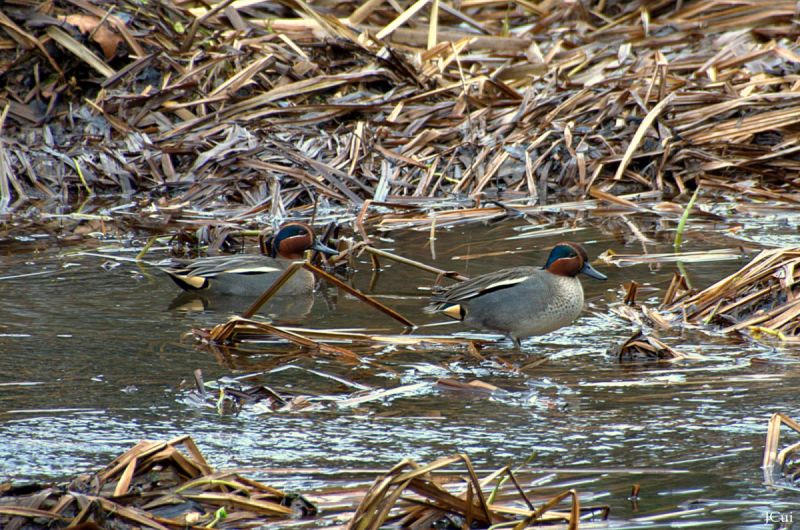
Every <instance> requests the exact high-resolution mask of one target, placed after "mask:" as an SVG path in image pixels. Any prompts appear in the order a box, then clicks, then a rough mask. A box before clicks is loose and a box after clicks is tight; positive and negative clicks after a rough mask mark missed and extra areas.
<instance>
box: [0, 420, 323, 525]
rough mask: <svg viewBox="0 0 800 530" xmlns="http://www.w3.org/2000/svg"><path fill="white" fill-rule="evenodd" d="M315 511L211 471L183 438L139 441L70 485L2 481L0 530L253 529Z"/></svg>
mask: <svg viewBox="0 0 800 530" xmlns="http://www.w3.org/2000/svg"><path fill="white" fill-rule="evenodd" d="M316 513H317V509H316V507H315V506H314V505H312V504H311V503H310V502H308V501H307V500H305V499H304V498H303V497H301V496H299V495H290V494H287V493H284V492H283V491H281V490H278V489H275V488H272V487H270V486H267V485H266V484H262V483H260V482H258V481H255V480H252V479H249V478H245V477H243V476H241V475H239V474H238V473H230V472H224V471H222V472H216V471H214V469H213V468H212V467H211V466H210V465H209V464H208V463H207V462H206V460H205V458H204V457H203V455H202V453H201V452H200V450H199V449H198V448H197V446H196V445H195V443H194V442H193V441H192V439H191V438H190V437H188V436H180V437H178V438H175V439H173V440H170V441H167V442H150V441H142V442H139V443H138V444H137V445H136V446H134V447H133V448H131V449H130V450H128V451H126V452H125V453H123V454H122V455H120V456H119V457H117V458H116V459H114V461H113V462H111V463H110V464H109V465H108V466H106V468H105V469H103V470H101V471H99V472H97V473H92V474H90V475H81V476H79V477H77V478H76V479H74V480H73V481H71V482H69V483H68V484H61V485H57V486H49V485H48V486H40V485H24V486H13V485H11V484H2V485H0V527H2V528H5V529H8V530H11V529H16V528H48V529H52V528H68V527H69V528H76V527H80V528H87V529H90V528H92V529H93V528H131V529H132V528H153V529H157V530H169V529H171V528H212V527H215V528H257V527H261V526H263V525H264V524H267V523H268V522H270V521H276V520H295V519H298V518H302V517H311V516H314V515H316Z"/></svg>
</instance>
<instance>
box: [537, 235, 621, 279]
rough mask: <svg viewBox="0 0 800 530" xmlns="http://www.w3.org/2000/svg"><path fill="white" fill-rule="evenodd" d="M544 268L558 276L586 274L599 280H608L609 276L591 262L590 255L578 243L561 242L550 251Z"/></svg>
mask: <svg viewBox="0 0 800 530" xmlns="http://www.w3.org/2000/svg"><path fill="white" fill-rule="evenodd" d="M544 268H545V269H546V270H547V271H548V272H550V273H552V274H557V275H558V276H577V275H578V274H580V273H583V274H585V275H586V276H589V277H591V278H595V279H597V280H606V279H608V277H607V276H606V275H605V274H603V273H602V272H600V271H598V270H596V269H595V268H594V267H592V266H591V265H590V264H589V255H588V254H586V250H585V249H584V248H583V247H582V246H581V245H579V244H578V243H568V242H564V243H559V244H558V245H556V246H555V247H553V250H551V251H550V256H548V258H547V263H546V264H545V266H544Z"/></svg>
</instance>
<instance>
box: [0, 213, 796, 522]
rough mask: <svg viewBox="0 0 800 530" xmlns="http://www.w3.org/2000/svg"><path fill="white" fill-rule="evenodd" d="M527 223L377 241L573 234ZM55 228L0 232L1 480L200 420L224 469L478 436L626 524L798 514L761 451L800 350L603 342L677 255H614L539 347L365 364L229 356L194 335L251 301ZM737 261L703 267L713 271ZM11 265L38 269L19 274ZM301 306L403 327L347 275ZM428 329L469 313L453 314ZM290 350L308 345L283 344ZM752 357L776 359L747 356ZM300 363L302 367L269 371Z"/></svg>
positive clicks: (482, 248)
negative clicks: (362, 390)
mask: <svg viewBox="0 0 800 530" xmlns="http://www.w3.org/2000/svg"><path fill="white" fill-rule="evenodd" d="M522 228H523V226H522V225H520V224H519V223H513V222H508V223H502V224H499V225H494V226H488V227H487V226H483V225H477V224H472V225H465V226H461V227H458V228H454V229H452V230H449V231H446V230H441V229H440V230H438V231H437V240H436V243H435V250H436V257H437V259H433V258H432V257H431V250H430V246H429V241H428V235H429V234H428V232H427V231H411V230H403V231H394V232H389V233H385V234H384V235H383V239H379V240H378V241H377V244H378V246H380V247H383V248H386V249H390V250H394V251H395V252H397V253H399V254H402V255H405V256H408V257H412V258H415V259H419V260H422V261H426V262H429V263H435V264H437V265H439V266H441V267H443V268H447V269H458V270H460V271H462V272H464V273H466V274H468V275H471V276H474V275H478V274H481V273H484V272H488V271H491V270H494V269H497V268H501V267H507V266H514V265H522V264H529V263H531V262H533V263H534V264H537V265H540V264H542V262H543V260H544V258H545V257H546V254H547V251H548V250H549V248H550V247H551V246H552V245H553V244H554V243H555V242H557V241H558V240H560V239H563V237H559V236H557V235H554V236H550V237H541V238H524V237H523V238H520V236H524V235H526V234H529V233H528V232H527V231H526V230H522ZM746 232H747V237H746V238H745V239H749V240H751V241H756V242H759V243H764V244H775V243H780V242H781V231H780V230H773V231H772V232H771V233H770V236H769V241H763V240H759V239H758V234H759V231H758V229H753V228H751V229H749V231H746ZM795 233H796V229H795V227H793V226H788V227H786V234H787V235H786V237H787V238H788V239H786V244H789V243H791V242H792V240H791V238H792V237H794V236H793V234H795ZM694 235H695V237H694V238H693V237H692V234H687V239H688V240H689V247H688V248H687V250H703V249H709V248H720V247H732V246H735V245H736V241H733V240H726V239H725V238H724V236H718V237H712V236H709V234H707V233H706V234H699V233H698V234H694ZM701 235H702V236H703V237H701ZM568 237H569V239H574V240H578V241H583V242H585V244H586V247H587V249H588V250H589V253H590V255H593V256H595V255H598V254H599V253H601V252H603V251H605V250H607V249H613V250H614V251H616V252H621V253H622V252H627V253H632V252H633V253H636V252H639V251H640V246H639V245H638V244H636V243H632V244H630V245H628V246H626V245H625V244H624V243H623V242H622V240H621V239H619V238H617V237H613V236H612V235H610V234H609V233H608V231H606V230H603V231H600V230H583V231H578V232H575V233H571V234H569V236H568ZM693 241H694V243H693ZM51 244H52V243H50V240H42V241H39V242H30V243H25V244H20V245H14V248H11V247H7V249H5V250H4V249H2V248H0V252H1V253H2V261H0V277H3V278H4V279H2V280H0V315H2V320H0V349H1V350H2V352H3V353H2V356H0V479H14V480H17V481H25V480H32V479H42V480H47V479H60V478H65V477H70V476H73V475H74V474H76V473H78V472H81V471H85V470H89V469H92V468H95V467H97V466H100V465H102V464H105V463H107V462H108V461H109V460H111V459H112V458H113V457H114V456H116V455H117V454H119V453H121V452H122V451H124V450H126V449H127V448H129V447H130V446H131V445H133V444H134V443H135V442H136V441H138V440H139V439H142V438H147V439H167V438H171V437H173V436H177V435H181V434H190V435H192V436H193V437H194V439H195V441H196V442H197V443H198V445H199V446H200V448H201V450H203V452H204V453H205V454H206V457H207V458H208V459H209V460H210V461H211V462H212V463H213V465H215V466H217V467H234V466H244V467H262V468H263V467H277V468H327V469H340V468H353V469H360V468H365V467H368V468H379V467H384V468H385V467H389V466H391V465H393V464H395V463H397V462H398V461H399V460H400V459H402V458H405V457H410V458H414V459H415V460H417V461H420V462H426V461H430V460H433V459H435V458H438V457H441V456H445V455H448V454H451V453H454V452H465V453H467V454H469V456H470V457H471V458H472V459H473V461H474V462H475V463H476V465H477V466H478V467H479V468H482V469H494V468H497V467H500V466H501V465H504V464H511V465H512V466H518V465H521V464H523V463H524V462H525V461H526V460H528V459H529V458H530V463H529V464H528V465H527V466H526V467H533V468H537V469H539V471H540V472H541V474H542V475H544V474H546V473H549V472H551V471H553V469H557V471H558V475H557V479H556V482H557V483H559V484H563V483H566V482H573V481H575V482H578V485H577V486H575V487H577V488H578V489H579V491H580V492H581V493H583V494H585V495H587V497H585V498H584V501H583V502H584V503H589V504H609V505H611V507H612V517H613V518H614V519H617V520H619V519H625V520H627V519H631V518H637V517H645V516H648V515H652V514H655V513H661V512H665V511H670V510H676V509H678V508H679V507H682V508H689V507H696V506H708V504H707V503H711V505H712V506H715V507H716V509H715V510H713V511H710V512H706V513H703V514H699V515H694V516H687V517H686V518H685V519H683V520H682V521H685V523H686V524H687V525H689V524H693V523H698V522H707V523H709V524H711V525H712V526H713V525H717V524H718V525H726V526H731V525H741V526H749V527H752V528H763V527H765V522H764V521H765V514H766V513H767V512H768V511H770V510H772V511H781V512H785V513H790V512H791V510H792V509H796V510H797V516H796V517H795V518H796V519H798V520H800V507H798V506H797V504H796V499H797V497H796V494H791V493H786V492H782V491H774V490H771V489H768V488H766V487H765V486H764V485H763V484H762V478H761V470H760V467H759V466H760V461H761V456H762V450H763V443H764V436H765V430H766V424H767V420H768V419H769V417H770V415H771V414H772V413H773V412H777V411H783V412H787V413H788V414H790V415H792V414H794V415H795V416H796V415H797V414H796V412H797V411H798V410H800V394H798V392H796V389H797V387H798V385H799V384H800V365H798V364H797V363H796V358H795V357H794V353H795V352H792V351H787V350H773V349H770V348H768V347H765V346H759V345H755V344H750V343H745V342H735V341H731V340H729V339H724V338H714V337H711V336H709V335H707V334H701V333H698V332H692V333H689V332H681V331H675V332H670V333H666V334H662V335H661V338H662V340H665V341H666V342H667V343H668V344H670V345H671V346H673V347H675V348H676V349H678V350H680V351H682V352H685V353H694V354H698V355H702V356H703V357H702V358H701V359H695V360H689V361H684V362H681V363H678V364H672V365H659V364H641V365H636V366H625V365H621V364H619V363H618V362H617V361H616V359H614V358H613V357H611V356H609V355H608V354H607V353H606V350H607V349H608V348H609V347H612V346H614V345H618V344H620V343H621V342H623V341H624V340H625V339H626V338H627V337H628V336H630V335H631V334H632V332H633V331H634V329H635V328H634V326H632V325H631V324H630V323H628V322H626V321H623V320H622V319H620V318H618V317H616V316H615V315H613V314H612V313H611V312H610V311H609V310H608V308H609V304H610V303H612V302H616V301H618V300H619V298H620V294H619V293H620V292H621V289H620V285H621V284H622V283H623V282H626V281H628V280H631V279H635V280H637V281H638V282H640V283H645V284H650V285H652V286H654V287H656V288H658V289H659V290H658V291H653V294H652V296H653V297H654V298H653V300H655V299H657V298H658V297H660V296H661V295H662V294H663V289H664V288H665V287H666V285H667V283H668V281H669V279H670V277H671V275H672V273H673V271H674V270H675V266H674V265H673V264H664V265H661V266H659V267H655V268H653V267H650V266H647V265H637V266H633V267H627V268H622V269H620V268H612V267H610V266H607V265H603V264H597V268H598V269H600V270H603V271H604V272H606V273H607V274H608V276H609V280H608V281H607V282H597V281H594V280H592V279H589V278H584V279H583V283H584V288H585V291H586V297H587V301H588V304H587V310H586V311H585V313H584V315H583V316H582V317H581V318H580V319H579V320H578V322H577V323H576V324H575V325H573V326H571V327H569V328H565V329H563V330H560V331H558V332H556V333H553V334H550V335H547V336H544V337H538V338H534V339H532V340H530V341H528V342H527V343H525V346H524V349H525V356H523V355H520V354H518V353H514V352H512V351H511V349H510V345H509V344H508V343H507V342H501V343H498V344H495V345H490V346H488V347H486V348H485V349H484V350H483V351H482V352H481V353H482V355H483V356H484V357H485V359H484V360H480V359H475V358H474V357H472V356H470V355H469V354H468V352H467V351H466V350H465V349H464V348H445V347H442V346H437V347H435V348H433V349H423V348H420V347H416V348H395V347H387V348H384V349H382V350H373V351H369V352H366V353H365V354H364V355H365V359H367V360H369V361H370V364H366V363H365V364H363V365H357V366H353V365H349V364H345V363H342V362H340V361H337V360H335V359H333V358H310V357H307V356H306V357H299V358H298V357H293V358H292V359H291V360H290V361H287V360H285V359H286V358H282V357H278V356H276V355H270V354H269V353H265V347H264V346H263V345H261V346H260V347H259V348H258V352H259V353H256V354H253V355H234V356H233V357H230V358H226V359H224V360H223V361H224V362H220V361H219V360H218V358H217V357H215V355H214V354H213V353H212V352H211V351H209V350H207V349H205V348H203V347H198V346H197V345H196V344H195V342H194V340H193V339H192V338H191V337H188V336H187V332H188V331H189V330H190V329H191V328H193V327H209V326H212V325H214V324H216V323H219V322H222V321H224V320H225V319H226V317H227V315H229V314H230V313H231V312H234V311H237V310H240V309H243V308H244V306H246V304H242V307H236V305H237V304H236V303H235V302H234V303H230V301H228V303H223V304H220V303H216V304H215V303H213V302H214V301H212V303H211V305H209V306H208V307H206V308H205V309H204V310H202V311H193V310H187V306H186V305H183V306H180V302H182V301H181V300H175V298H176V296H177V295H178V293H179V291H178V289H177V287H175V286H174V285H173V284H172V283H171V282H170V281H169V279H167V278H166V277H165V276H164V275H163V274H161V273H159V272H158V271H157V270H155V269H152V268H147V267H143V268H139V267H137V266H135V265H132V264H129V263H125V264H122V265H119V266H109V265H110V264H111V263H112V262H111V261H110V260H104V259H102V258H98V257H90V256H77V255H74V254H73V253H74V251H75V249H72V248H62V249H59V248H53V247H52V246H49V245H51ZM88 250H95V249H88ZM669 250H670V246H669V244H668V243H667V242H665V243H663V244H657V245H652V246H650V251H651V252H665V251H669ZM453 257H455V258H459V259H456V260H453V259H451V258H453ZM469 257H472V259H466V258H469ZM742 263H743V261H738V262H737V261H728V262H718V263H704V264H687V265H686V269H687V271H688V272H689V274H690V277H691V280H692V282H693V283H694V284H695V285H696V286H699V287H702V286H704V285H707V284H709V283H711V282H712V281H714V280H716V279H718V278H719V277H720V276H722V275H723V274H726V273H727V272H730V271H732V270H735V269H736V268H738V267H739V266H740V265H741V264H742ZM383 265H384V271H383V272H382V273H380V275H378V276H377V277H374V276H373V275H372V274H371V272H370V271H369V265H368V263H367V262H364V263H362V264H361V270H359V271H357V272H356V273H355V275H354V277H353V279H352V281H353V284H354V285H355V286H356V287H358V288H360V289H362V290H364V291H367V292H370V293H372V294H374V295H376V296H378V297H379V298H380V299H381V300H382V301H383V302H385V303H387V304H388V305H390V306H392V307H393V308H395V309H396V310H398V311H400V312H401V313H403V314H405V315H406V316H408V317H409V318H411V319H412V320H414V321H415V322H417V323H419V324H429V323H433V322H438V321H441V320H442V319H441V318H438V317H432V316H429V315H424V314H423V313H422V312H421V311H420V309H421V308H422V307H423V306H424V305H425V303H426V298H427V290H426V289H427V288H428V287H429V286H430V284H431V282H432V280H433V278H432V277H431V276H429V275H426V274H425V273H421V272H419V271H417V270H415V269H411V268H409V267H407V266H405V265H401V264H393V263H388V262H383ZM14 275H29V276H21V277H16V278H10V279H9V278H7V277H10V276H14ZM646 296H648V295H645V297H646ZM312 304H313V305H312ZM175 306H179V307H175ZM301 306H302V307H300V308H299V309H296V310H295V313H294V314H293V315H291V316H290V317H285V318H288V319H289V320H302V321H303V322H304V323H305V324H306V325H308V326H310V327H318V328H350V329H352V328H356V329H367V330H370V331H375V332H378V331H381V332H399V331H401V329H400V327H399V326H398V325H397V324H396V323H395V322H394V321H392V320H390V319H389V318H387V317H385V316H384V315H382V314H380V313H377V312H375V311H374V310H372V309H370V308H368V307H366V306H365V305H363V304H361V303H360V302H358V301H356V300H355V299H353V298H352V297H351V296H349V295H346V294H344V293H342V292H337V290H336V289H334V288H331V287H323V288H322V289H321V291H320V292H317V293H315V295H314V296H313V298H312V299H311V300H310V301H308V303H307V305H304V304H301ZM309 306H310V307H309ZM306 312H307V315H306V316H304V313H306ZM421 331H423V332H425V333H439V334H445V333H451V332H455V331H461V332H466V331H467V330H466V329H464V328H460V327H459V326H458V325H455V326H446V327H432V328H427V327H424V328H422V330H421ZM274 351H275V352H276V353H281V354H286V353H288V352H292V351H294V349H293V348H291V347H288V346H286V345H285V344H278V345H276V346H275V347H274ZM526 356H527V361H529V360H531V359H539V358H545V357H546V361H545V362H542V363H539V364H537V365H535V366H532V367H530V368H525V369H524V370H522V371H519V370H514V369H512V368H513V367H515V366H521V365H525V364H526ZM755 357H758V358H760V359H766V360H767V361H769V362H764V363H755V364H754V363H751V360H752V359H753V358H755ZM287 364H291V365H292V366H294V367H296V368H293V369H283V370H278V371H274V369H275V368H278V367H285V366H286V365H287ZM376 367H383V369H378V368H376ZM196 368H201V369H202V370H203V373H204V376H205V378H206V380H213V379H215V378H218V377H223V376H239V375H242V374H245V373H256V372H261V373H260V375H258V377H257V378H255V379H254V380H255V381H256V382H259V383H262V384H268V385H269V386H271V387H273V388H276V389H283V390H289V389H291V390H295V391H297V392H299V393H304V392H305V393H312V394H313V393H317V392H319V393H326V392H331V388H332V387H331V381H330V380H329V379H324V378H321V377H320V376H318V375H314V374H313V373H311V372H310V371H308V370H309V369H313V370H316V371H319V372H323V373H326V374H332V375H334V374H335V375H337V376H340V377H343V378H346V379H347V380H349V381H352V382H356V383H359V384H364V385H370V386H372V387H376V388H392V387H396V386H399V385H401V384H408V383H415V382H431V383H433V382H434V381H436V379H438V378H440V377H448V378H452V379H457V380H460V381H464V382H466V381H470V380H472V379H480V380H482V381H485V382H489V383H492V384H494V385H497V386H498V387H500V388H502V389H504V390H505V392H501V393H497V394H495V395H493V396H492V397H491V398H487V397H485V396H484V397H482V396H477V395H467V394H463V393H459V392H453V391H446V390H441V389H438V388H437V387H435V386H434V385H432V384H431V385H429V386H426V387H424V388H423V389H422V390H420V391H417V392H415V393H414V394H412V395H403V396H400V397H395V398H387V399H385V400H382V401H379V402H371V403H367V404H364V405H362V406H356V407H351V408H346V409H339V410H335V409H329V410H326V411H322V412H299V413H292V414H266V413H264V414H257V413H254V412H252V411H250V412H246V413H243V414H241V415H239V416H237V417H231V416H220V415H218V414H217V413H216V411H215V410H214V409H213V408H203V407H197V406H192V405H190V404H189V403H188V402H187V399H186V396H187V393H188V389H189V388H191V386H192V383H191V381H192V371H193V370H194V369H196ZM270 370H273V371H272V372H270ZM336 390H337V391H338V392H347V391H348V389H347V388H345V387H339V388H337V389H336ZM269 480H270V483H272V484H273V485H277V486H285V487H288V488H290V489H300V490H303V489H306V488H312V487H322V486H324V485H325V484H326V483H327V479H326V476H325V475H323V474H319V473H314V472H308V473H302V472H300V471H299V470H297V471H294V472H290V473H285V474H280V475H276V476H275V477H271V478H270V479H269ZM634 483H638V484H640V485H641V487H642V493H641V500H640V502H639V505H638V508H637V509H636V510H634V508H633V506H632V504H631V502H630V501H629V500H628V499H627V497H628V495H629V494H630V489H631V486H632V485H633V484H634ZM553 491H556V490H555V489H554V490H553ZM589 495H591V497H588V496H589ZM696 501H706V502H707V503H701V504H693V503H696ZM747 501H758V502H747ZM793 503H794V504H793ZM714 521H718V522H717V523H715V522H714Z"/></svg>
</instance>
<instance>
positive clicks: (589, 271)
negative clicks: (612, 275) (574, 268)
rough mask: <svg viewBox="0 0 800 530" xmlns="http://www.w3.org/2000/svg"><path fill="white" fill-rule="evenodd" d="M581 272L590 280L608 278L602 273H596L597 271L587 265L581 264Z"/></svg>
mask: <svg viewBox="0 0 800 530" xmlns="http://www.w3.org/2000/svg"><path fill="white" fill-rule="evenodd" d="M581 272H582V273H584V274H585V275H586V276H589V277H590V278H594V279H595V280H607V279H608V276H606V275H605V274H603V273H602V272H600V271H598V270H597V269H595V268H594V267H592V266H591V265H589V264H588V263H584V264H583V268H582V269H581Z"/></svg>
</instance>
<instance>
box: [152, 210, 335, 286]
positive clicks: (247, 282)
mask: <svg viewBox="0 0 800 530" xmlns="http://www.w3.org/2000/svg"><path fill="white" fill-rule="evenodd" d="M266 247H267V251H268V255H266V256H262V255H260V254H237V255H233V256H211V257H207V258H199V259H195V260H173V262H172V263H171V264H170V266H168V267H165V268H163V269H162V270H163V271H164V272H166V273H167V274H169V277H170V278H172V279H173V281H175V283H177V284H178V286H180V288H181V289H184V290H186V291H196V292H200V291H202V292H203V293H207V294H210V295H237V296H258V295H259V294H261V293H262V292H264V291H265V290H266V289H267V288H268V287H269V286H270V285H272V283H273V282H274V281H275V280H276V279H277V278H278V276H280V275H281V273H282V272H283V271H284V270H286V267H288V266H289V264H290V263H291V262H292V261H296V260H299V259H302V258H303V255H304V254H305V252H306V251H307V250H317V251H319V252H323V253H325V254H336V253H337V252H336V251H335V250H333V249H332V248H329V247H327V246H325V245H324V244H322V243H321V242H320V241H318V240H317V239H316V237H315V236H314V232H313V230H311V227H310V226H308V225H306V224H304V223H287V224H285V225H283V226H282V227H281V229H280V230H278V233H277V234H275V235H274V236H272V237H271V238H270V239H269V240H268V241H267V245H266ZM313 289H314V275H313V274H311V272H309V271H307V270H306V269H300V270H298V271H297V272H295V273H294V275H293V276H292V277H291V278H290V279H289V281H288V282H286V284H284V286H283V287H281V290H280V292H279V294H281V295H297V294H302V293H308V292H310V291H312V290H313Z"/></svg>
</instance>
